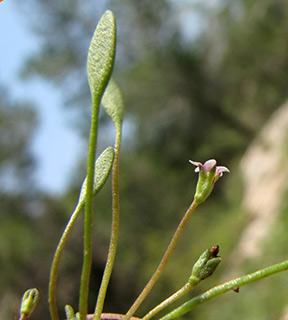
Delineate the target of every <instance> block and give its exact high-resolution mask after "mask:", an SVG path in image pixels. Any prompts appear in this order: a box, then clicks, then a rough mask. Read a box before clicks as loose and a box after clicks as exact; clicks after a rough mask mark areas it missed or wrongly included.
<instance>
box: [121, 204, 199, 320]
mask: <svg viewBox="0 0 288 320" xmlns="http://www.w3.org/2000/svg"><path fill="white" fill-rule="evenodd" d="M197 206H198V203H197V202H195V201H193V202H192V204H191V205H190V207H189V208H188V209H187V211H186V213H185V215H184V217H183V218H182V220H181V221H180V223H179V225H178V227H177V229H176V231H175V233H174V235H173V237H172V239H171V241H170V243H169V246H168V248H167V250H166V251H165V253H164V256H163V258H162V260H161V261H160V264H159V265H158V267H157V269H156V271H155V272H154V274H153V275H152V277H151V279H150V280H149V282H148V283H147V284H146V286H145V288H144V289H143V290H142V292H141V293H140V295H139V296H138V298H137V299H136V301H135V302H134V303H133V305H132V306H131V308H130V309H129V310H128V312H127V313H126V316H125V318H124V320H128V319H130V318H131V317H132V316H133V314H134V313H135V312H136V310H137V309H138V308H139V307H140V305H141V304H142V302H143V301H144V299H145V298H146V297H147V295H148V294H149V292H150V291H151V289H152V288H153V286H154V285H155V283H156V282H157V280H158V279H159V277H160V276H161V274H162V272H163V270H164V268H165V266H166V264H167V262H168V260H169V258H170V256H171V253H172V252H173V249H174V248H175V246H176V243H177V241H178V239H179V237H180V235H181V233H182V231H183V229H184V227H185V225H186V223H187V221H188V220H189V218H190V216H191V214H192V213H193V212H194V211H195V209H196V208H197Z"/></svg>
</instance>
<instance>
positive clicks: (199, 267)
mask: <svg viewBox="0 0 288 320" xmlns="http://www.w3.org/2000/svg"><path fill="white" fill-rule="evenodd" d="M218 252H219V246H218V245H217V246H215V247H213V248H211V249H206V250H205V251H204V252H203V253H202V254H201V256H200V257H199V259H198V260H197V261H196V263H195V264H194V266H193V268H192V272H191V276H190V278H189V282H193V283H195V282H200V281H201V280H204V279H206V278H208V277H209V276H211V275H212V274H213V272H214V271H215V269H216V268H217V266H218V264H219V263H220V262H221V258H220V257H218V256H217V254H218Z"/></svg>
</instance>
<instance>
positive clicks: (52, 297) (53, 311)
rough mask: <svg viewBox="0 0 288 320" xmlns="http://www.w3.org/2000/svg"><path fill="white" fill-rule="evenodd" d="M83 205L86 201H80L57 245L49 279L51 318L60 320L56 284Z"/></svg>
mask: <svg viewBox="0 0 288 320" xmlns="http://www.w3.org/2000/svg"><path fill="white" fill-rule="evenodd" d="M83 207H84V202H82V203H78V205H77V207H76V208H75V210H74V212H73V214H72V215H71V217H70V220H69V222H68V224H67V226H66V228H65V230H64V231H63V234H62V236H61V239H60V241H59V244H58V246H57V249H56V252H55V255H54V258H53V262H52V266H51V271H50V280H49V308H50V314H51V320H59V314H58V311H57V304H56V285H57V276H58V270H59V263H60V258H61V256H62V253H63V250H64V247H65V245H66V242H67V238H68V236H69V234H70V232H71V230H72V227H73V225H74V223H75V221H76V219H77V217H78V215H79V213H80V212H81V210H82V209H83Z"/></svg>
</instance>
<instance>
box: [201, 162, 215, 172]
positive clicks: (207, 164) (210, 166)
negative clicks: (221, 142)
mask: <svg viewBox="0 0 288 320" xmlns="http://www.w3.org/2000/svg"><path fill="white" fill-rule="evenodd" d="M216 165H217V161H216V160H215V159H210V160H207V161H206V162H205V163H204V165H203V170H204V171H206V172H210V171H211V170H212V169H213V168H214V167H215V166H216Z"/></svg>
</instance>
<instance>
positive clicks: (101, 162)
mask: <svg viewBox="0 0 288 320" xmlns="http://www.w3.org/2000/svg"><path fill="white" fill-rule="evenodd" d="M113 160H114V150H113V148H112V147H108V148H107V149H105V150H104V151H103V152H102V153H101V154H100V156H99V157H98V159H97V160H96V163H95V176H94V185H93V195H94V196H95V195H96V194H97V193H98V192H99V191H100V190H101V188H102V187H103V186H104V184H105V182H106V181H107V179H108V177H109V174H110V171H111V168H112V164H113ZM86 184H87V181H86V179H85V180H84V182H83V184H82V188H81V192H80V196H79V201H78V203H79V204H80V203H81V202H85V196H86Z"/></svg>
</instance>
